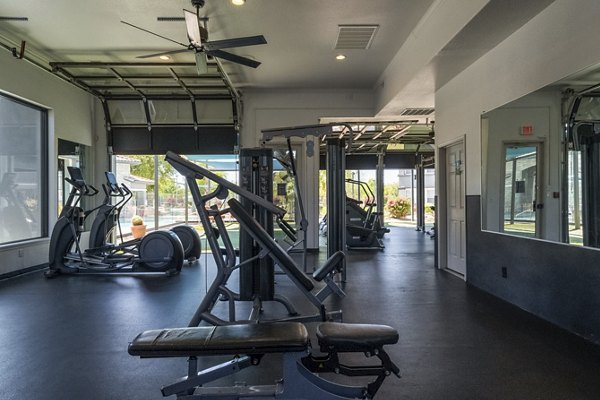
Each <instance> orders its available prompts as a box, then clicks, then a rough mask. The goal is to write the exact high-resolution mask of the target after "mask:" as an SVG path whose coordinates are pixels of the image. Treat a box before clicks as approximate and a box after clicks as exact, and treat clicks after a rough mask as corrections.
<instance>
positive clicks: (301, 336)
mask: <svg viewBox="0 0 600 400" xmlns="http://www.w3.org/2000/svg"><path fill="white" fill-rule="evenodd" d="M307 347H308V332H307V331H306V328H305V327H304V325H302V324H301V323H299V322H278V323H272V324H240V325H224V326H201V327H192V328H174V329H157V330H151V331H145V332H142V333H140V334H139V335H138V336H137V337H136V338H135V339H133V342H131V343H130V344H129V349H128V352H129V354H131V355H132V356H139V357H149V358H150V357H189V356H205V355H229V354H267V353H283V352H296V351H305V350H306V348H307Z"/></svg>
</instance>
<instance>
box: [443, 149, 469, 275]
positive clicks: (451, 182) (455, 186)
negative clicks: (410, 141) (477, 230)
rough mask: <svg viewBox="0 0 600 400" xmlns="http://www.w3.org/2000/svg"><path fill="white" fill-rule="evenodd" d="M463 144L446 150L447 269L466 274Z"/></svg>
mask: <svg viewBox="0 0 600 400" xmlns="http://www.w3.org/2000/svg"><path fill="white" fill-rule="evenodd" d="M464 154H465V151H464V145H463V143H462V142H461V143H457V144H454V145H451V146H448V147H447V148H446V205H447V212H446V216H447V221H446V226H447V227H448V232H447V238H448V239H447V242H448V246H447V257H446V260H447V268H448V269H451V270H453V271H455V272H458V273H460V274H462V275H464V274H465V273H466V266H467V263H466V259H465V253H466V248H467V244H466V229H465V161H464V160H465V157H464Z"/></svg>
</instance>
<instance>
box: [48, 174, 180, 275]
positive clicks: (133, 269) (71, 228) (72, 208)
mask: <svg viewBox="0 0 600 400" xmlns="http://www.w3.org/2000/svg"><path fill="white" fill-rule="evenodd" d="M68 171H69V175H70V178H66V179H65V180H66V181H67V182H68V183H70V184H71V186H72V188H71V191H70V193H69V198H68V199H67V201H66V204H65V206H64V208H63V210H62V212H61V214H60V216H59V218H58V221H56V224H55V225H54V229H53V230H52V236H51V238H50V251H49V260H48V264H49V265H48V270H47V271H46V272H45V273H44V275H45V276H46V277H47V278H53V277H55V276H57V275H60V274H77V273H86V272H87V273H128V274H133V273H164V274H166V275H168V276H171V275H175V274H177V273H179V271H180V270H181V267H182V266H183V261H184V251H183V246H182V245H181V242H180V240H179V239H178V238H177V235H175V233H173V232H169V231H153V232H150V233H148V234H147V235H146V236H144V237H143V238H141V240H135V241H129V242H124V243H121V244H119V245H110V246H108V245H106V246H100V247H95V248H89V249H87V250H85V251H83V250H82V249H81V246H80V239H81V232H82V231H83V224H84V222H85V219H86V218H87V217H88V216H89V215H91V214H92V213H93V212H94V211H95V210H98V209H101V208H105V209H107V207H110V208H111V210H112V211H111V215H113V216H114V212H115V210H116V207H115V206H114V205H112V206H111V205H108V204H102V205H101V206H99V207H96V208H94V209H92V210H89V211H84V210H83V209H82V208H81V207H79V203H80V201H81V199H82V198H83V197H84V196H90V197H91V196H95V195H96V194H98V190H97V189H96V188H94V187H93V186H91V185H87V184H86V182H85V180H84V179H83V175H82V174H81V170H80V169H79V168H75V167H68ZM117 204H121V202H118V203H117ZM97 218H103V219H105V217H104V216H103V215H100V216H99V217H97ZM113 218H114V217H113ZM108 220H109V219H105V221H108ZM105 223H106V222H105ZM108 224H113V227H114V220H112V222H109V223H108ZM100 225H101V224H100V223H96V224H93V225H92V227H94V226H96V229H98V226H100ZM104 227H105V229H106V227H108V225H104ZM98 235H99V234H98V232H96V233H94V235H93V236H94V237H95V238H94V239H93V240H94V241H97V240H99V239H97V237H98Z"/></svg>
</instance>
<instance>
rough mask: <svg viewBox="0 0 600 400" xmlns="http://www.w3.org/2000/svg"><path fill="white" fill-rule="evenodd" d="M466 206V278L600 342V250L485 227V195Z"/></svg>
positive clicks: (597, 342) (468, 202)
mask: <svg viewBox="0 0 600 400" xmlns="http://www.w3.org/2000/svg"><path fill="white" fill-rule="evenodd" d="M466 205H467V282H468V283H469V284H471V285H473V286H476V287H478V288H480V289H482V290H485V291H486V292H489V293H491V294H493V295H495V296H497V297H499V298H501V299H503V300H506V301H508V302H510V303H513V304H515V305H516V306H518V307H520V308H522V309H524V310H525V311H528V312H530V313H532V314H534V315H536V316H538V317H541V318H543V319H545V320H547V321H549V322H551V323H553V324H556V325H558V326H559V327H561V328H564V329H566V330H568V331H571V332H573V333H575V334H576V335H579V336H581V337H583V338H585V339H587V340H589V341H592V342H594V343H596V344H600V273H599V271H598V266H599V265H600V250H597V249H591V248H581V247H576V246H571V245H566V244H557V243H552V242H548V241H545V240H537V239H522V238H518V237H513V236H509V235H505V234H501V233H494V232H486V231H482V230H481V229H480V227H481V218H480V215H481V213H480V196H476V195H471V196H467V203H466ZM503 267H505V268H506V272H507V277H506V278H503V277H502V268H503Z"/></svg>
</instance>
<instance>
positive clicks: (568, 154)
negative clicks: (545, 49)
mask: <svg viewBox="0 0 600 400" xmlns="http://www.w3.org/2000/svg"><path fill="white" fill-rule="evenodd" d="M481 145H482V149H481V155H482V157H481V159H482V175H481V178H482V191H481V192H482V198H481V223H482V229H483V230H487V231H493V232H501V233H504V234H509V235H515V236H520V237H528V238H539V239H545V240H551V241H556V242H563V243H569V244H573V245H579V246H588V247H596V248H600V67H599V66H595V67H592V68H588V69H586V70H585V71H581V72H579V73H577V74H574V75H572V76H569V77H568V78H565V79H563V80H561V81H558V82H556V83H554V84H552V85H549V86H547V87H545V88H543V89H541V90H538V91H536V92H534V93H531V94H528V95H526V96H524V97H522V98H520V99H517V100H515V101H513V102H511V103H508V104H505V105H504V106H502V107H499V108H496V109H494V110H490V111H488V112H485V113H484V114H483V115H482V117H481Z"/></svg>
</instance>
